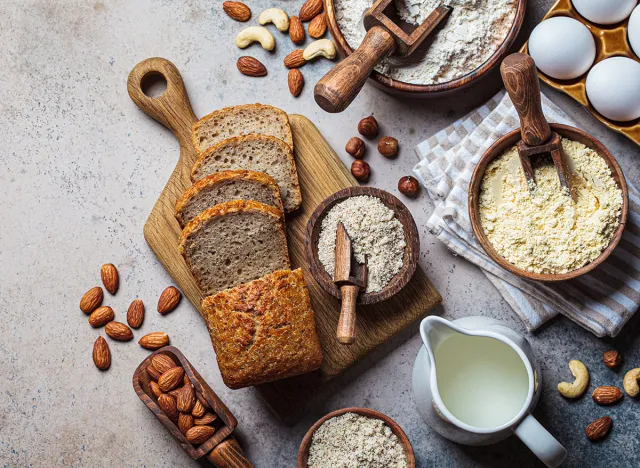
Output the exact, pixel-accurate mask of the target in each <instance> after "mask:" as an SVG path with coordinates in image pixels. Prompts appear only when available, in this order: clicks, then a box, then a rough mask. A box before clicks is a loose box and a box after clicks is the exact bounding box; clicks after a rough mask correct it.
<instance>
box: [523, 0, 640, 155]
mask: <svg viewBox="0 0 640 468" xmlns="http://www.w3.org/2000/svg"><path fill="white" fill-rule="evenodd" d="M603 1H604V0H603ZM555 16H569V17H571V18H573V19H576V20H578V21H580V22H581V23H583V24H584V25H585V26H586V27H587V29H589V31H591V34H592V35H593V38H594V40H595V42H596V59H595V61H594V62H593V64H594V65H595V64H596V63H598V62H600V61H602V60H604V59H607V58H610V57H616V56H618V57H627V58H630V59H633V60H636V61H639V62H640V59H639V58H638V56H637V55H636V54H635V53H634V52H633V49H631V45H630V44H629V40H628V38H627V29H628V24H629V18H627V19H625V20H624V21H622V22H620V23H616V24H611V25H599V24H593V23H591V22H589V21H588V20H586V19H585V18H583V17H582V16H580V13H578V12H577V11H576V9H575V8H573V5H572V4H571V0H558V1H557V2H556V3H555V4H554V5H553V6H552V7H551V9H550V10H549V11H548V12H547V14H546V15H545V16H544V18H543V19H542V20H543V21H544V20H546V19H548V18H553V17H555ZM527 44H528V43H525V45H524V46H523V47H522V49H521V50H520V51H521V52H524V53H528V47H527ZM587 74H588V72H587V73H585V74H584V75H582V76H579V77H578V78H575V79H573V80H556V79H555V78H551V77H549V76H547V75H545V74H544V73H542V72H541V71H540V70H538V76H539V77H540V79H541V80H542V81H544V82H545V83H547V84H548V85H549V86H551V87H553V88H555V89H557V90H560V91H562V92H563V93H565V94H568V95H569V96H571V97H572V98H573V99H575V100H576V101H578V102H579V103H580V104H582V105H583V106H584V107H586V108H587V110H588V111H589V112H591V113H592V114H593V116H594V117H595V118H596V119H598V120H599V121H600V122H602V123H603V124H605V125H606V126H607V127H609V128H610V129H612V130H615V131H616V132H620V133H622V134H623V135H625V136H627V137H628V138H630V139H631V140H632V141H633V142H635V143H636V144H638V145H640V119H636V120H632V121H630V122H616V121H614V120H611V119H608V118H606V117H604V116H603V115H601V114H600V113H598V111H597V110H595V109H594V108H593V106H591V104H590V103H589V100H588V99H587V91H586V81H587Z"/></svg>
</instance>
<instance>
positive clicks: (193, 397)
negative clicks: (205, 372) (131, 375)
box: [146, 354, 218, 445]
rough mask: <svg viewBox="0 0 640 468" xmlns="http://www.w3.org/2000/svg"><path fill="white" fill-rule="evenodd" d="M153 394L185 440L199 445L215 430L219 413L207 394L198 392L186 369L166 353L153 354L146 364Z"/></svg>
mask: <svg viewBox="0 0 640 468" xmlns="http://www.w3.org/2000/svg"><path fill="white" fill-rule="evenodd" d="M146 372H147V375H148V376H149V378H150V379H151V380H150V383H149V386H150V388H151V393H152V395H149V396H150V397H155V398H156V403H157V404H158V407H159V408H160V409H161V410H162V411H163V412H164V414H166V415H167V417H168V418H169V419H171V421H173V423H174V424H176V426H177V427H178V429H179V430H180V432H182V434H184V436H185V438H186V439H187V441H188V442H190V443H191V444H193V445H199V444H202V443H204V442H206V441H207V440H209V439H210V438H211V436H212V435H213V434H214V433H215V432H216V428H215V424H214V423H216V421H217V420H218V416H217V415H216V414H215V412H214V411H213V410H212V409H211V405H210V404H209V403H208V402H207V400H206V398H205V397H204V396H203V395H202V394H200V393H199V392H197V391H196V390H195V388H194V386H193V384H192V383H191V381H190V379H189V377H188V376H187V375H186V374H185V370H184V368H183V367H182V366H180V365H179V363H177V362H176V361H174V359H173V358H172V357H171V356H169V355H168V354H156V355H155V356H153V357H152V358H151V363H150V364H149V365H147V367H146Z"/></svg>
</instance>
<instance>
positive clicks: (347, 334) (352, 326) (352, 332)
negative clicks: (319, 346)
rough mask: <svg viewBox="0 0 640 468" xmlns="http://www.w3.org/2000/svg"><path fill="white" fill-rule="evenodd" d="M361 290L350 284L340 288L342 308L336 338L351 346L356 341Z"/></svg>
mask: <svg viewBox="0 0 640 468" xmlns="http://www.w3.org/2000/svg"><path fill="white" fill-rule="evenodd" d="M359 290H360V288H359V287H358V286H352V285H350V284H345V285H344V286H341V287H340V293H341V294H342V306H341V309H340V319H339V320H338V331H337V332H336V336H337V338H338V341H339V342H340V343H342V344H346V345H350V344H353V343H354V342H355V341H356V298H357V297H358V291H359Z"/></svg>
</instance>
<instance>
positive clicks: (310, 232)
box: [305, 187, 420, 304]
mask: <svg viewBox="0 0 640 468" xmlns="http://www.w3.org/2000/svg"><path fill="white" fill-rule="evenodd" d="M359 195H369V196H372V197H376V198H379V199H380V201H381V202H382V203H384V205H385V206H386V207H387V208H389V209H391V210H393V212H394V213H395V216H396V218H397V219H398V221H400V223H401V224H402V227H403V228H404V241H405V244H406V245H405V249H404V262H403V265H402V268H401V269H400V271H399V272H398V273H397V274H396V275H395V276H394V277H393V278H392V279H391V281H390V282H389V284H388V285H387V286H386V287H385V288H384V289H383V290H382V291H378V292H374V293H362V294H359V295H358V299H357V303H358V304H375V303H376V302H380V301H384V300H385V299H389V298H390V297H391V296H393V295H394V294H396V293H397V292H398V291H400V290H401V289H402V288H403V287H404V286H405V285H406V284H407V283H408V282H409V280H410V279H411V277H412V276H413V274H414V273H415V272H416V267H417V266H418V258H419V257H420V236H419V235H418V228H417V227H416V223H415V221H414V220H413V216H411V213H410V212H409V210H408V209H407V207H406V206H405V205H404V204H403V203H402V202H401V201H400V200H398V199H397V198H396V197H394V196H393V195H391V194H390V193H389V192H385V191H384V190H380V189H377V188H373V187H348V188H345V189H342V190H339V191H337V192H336V193H334V194H333V195H331V196H330V197H328V198H326V199H325V200H323V201H322V203H320V204H319V205H318V207H317V208H316V209H315V211H314V212H313V214H312V215H311V217H310V218H309V222H308V223H307V234H306V238H305V251H306V254H307V260H308V262H309V268H310V270H311V274H312V275H313V277H314V278H315V280H316V281H317V282H318V283H319V284H320V286H322V288H323V289H324V290H325V291H327V292H328V293H329V294H331V295H332V296H333V297H336V298H338V299H340V298H341V295H340V289H338V288H337V287H336V285H335V284H333V279H332V278H331V276H330V275H329V274H328V273H327V272H326V270H325V269H324V266H323V265H322V263H320V260H319V259H318V237H319V236H320V230H321V225H322V220H323V219H324V217H325V216H326V214H327V213H328V212H329V210H330V209H331V208H332V207H333V206H334V205H335V204H336V203H339V202H341V201H343V200H346V199H347V198H350V197H355V196H359Z"/></svg>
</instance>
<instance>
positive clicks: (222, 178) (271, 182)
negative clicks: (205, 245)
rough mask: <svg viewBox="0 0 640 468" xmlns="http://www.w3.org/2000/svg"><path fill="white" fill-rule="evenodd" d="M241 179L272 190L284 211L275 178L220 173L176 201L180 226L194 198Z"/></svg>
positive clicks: (244, 172) (249, 173)
mask: <svg viewBox="0 0 640 468" xmlns="http://www.w3.org/2000/svg"><path fill="white" fill-rule="evenodd" d="M240 179H243V180H253V181H255V182H258V183H260V184H262V185H264V186H266V187H267V188H269V190H271V192H272V193H273V196H274V198H275V199H276V200H280V206H279V209H280V211H283V207H282V199H281V198H280V189H279V188H278V184H277V183H276V181H275V179H274V178H273V177H271V176H269V175H267V174H265V173H264V172H256V171H249V170H246V169H236V170H229V171H220V172H216V173H215V174H211V175H208V176H206V177H204V178H202V179H200V180H198V181H197V182H195V183H194V184H193V185H191V186H190V187H189V188H188V189H187V190H185V192H184V193H183V194H182V196H181V197H180V198H178V200H177V201H176V219H177V220H178V222H179V223H180V225H181V226H182V227H184V225H183V222H182V216H180V213H181V212H182V210H183V209H184V207H185V205H186V204H187V203H189V201H190V200H191V199H192V198H193V197H195V196H196V195H198V194H199V193H200V192H202V191H203V190H206V189H208V188H211V187H213V186H215V185H218V184H222V183H224V182H228V181H233V180H240Z"/></svg>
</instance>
